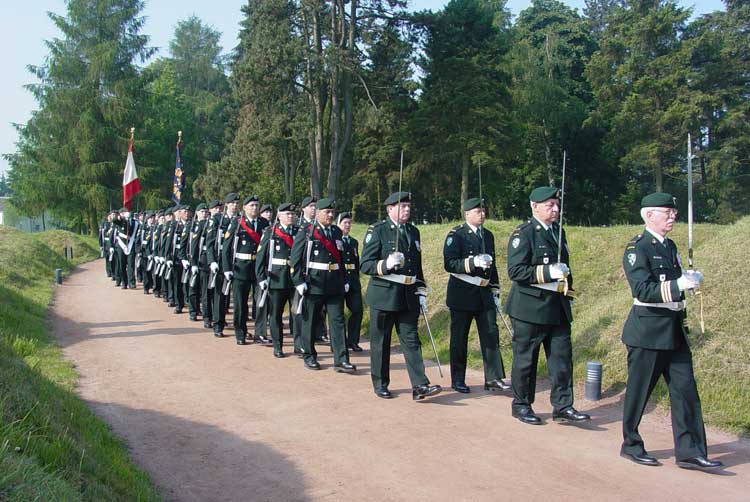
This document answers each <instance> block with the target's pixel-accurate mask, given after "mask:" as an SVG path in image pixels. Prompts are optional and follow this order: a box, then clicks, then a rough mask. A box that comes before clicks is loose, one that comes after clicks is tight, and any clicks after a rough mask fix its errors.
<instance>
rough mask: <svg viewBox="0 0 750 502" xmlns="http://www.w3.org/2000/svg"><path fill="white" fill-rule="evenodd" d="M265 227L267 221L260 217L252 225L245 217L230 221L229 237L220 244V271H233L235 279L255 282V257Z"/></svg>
mask: <svg viewBox="0 0 750 502" xmlns="http://www.w3.org/2000/svg"><path fill="white" fill-rule="evenodd" d="M253 226H255V228H253ZM267 226H268V220H266V219H265V218H261V217H258V218H257V219H256V220H255V222H254V224H253V223H252V222H251V221H250V220H248V219H247V218H245V216H240V217H239V218H236V219H234V220H232V223H231V224H230V225H229V228H228V230H227V233H229V237H228V238H227V239H225V240H224V243H223V244H222V249H221V259H222V260H223V263H222V269H223V270H231V271H233V272H234V275H235V277H236V278H237V279H240V280H243V281H255V257H256V254H257V253H258V248H260V241H261V238H262V236H263V231H264V230H265V229H266V227H267ZM235 241H236V246H237V248H236V249H235ZM256 241H257V242H256Z"/></svg>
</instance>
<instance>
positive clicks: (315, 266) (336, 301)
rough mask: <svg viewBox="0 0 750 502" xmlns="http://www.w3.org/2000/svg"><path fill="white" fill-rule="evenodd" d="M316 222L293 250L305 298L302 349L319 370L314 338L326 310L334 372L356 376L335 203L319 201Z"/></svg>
mask: <svg viewBox="0 0 750 502" xmlns="http://www.w3.org/2000/svg"><path fill="white" fill-rule="evenodd" d="M317 213H318V214H317V217H316V219H315V222H314V223H313V224H311V225H308V226H307V227H306V228H305V229H304V230H301V231H299V232H297V235H296V236H295V238H294V247H293V248H292V258H291V260H292V261H291V267H292V281H293V282H294V287H295V288H296V289H297V294H298V295H299V296H300V297H302V301H303V307H302V309H303V310H302V322H303V324H302V350H303V351H304V360H305V368H307V369H311V370H319V369H320V364H319V363H318V353H317V351H316V350H315V339H316V338H318V337H317V336H316V335H317V334H318V333H317V332H318V330H319V327H320V318H321V316H322V312H323V308H325V309H326V311H327V314H328V319H329V321H330V323H331V351H332V352H333V369H334V370H335V371H336V372H339V373H353V372H354V371H356V369H357V367H356V366H354V365H353V364H351V363H350V362H349V351H348V350H347V349H346V338H345V337H346V335H345V332H344V294H345V293H346V291H348V285H347V283H346V272H345V271H344V264H343V261H342V259H341V252H342V251H343V250H344V244H343V241H342V240H341V229H340V228H338V227H337V226H335V225H333V221H334V219H335V213H336V202H335V201H334V200H333V199H330V198H325V199H320V201H319V202H318V207H317Z"/></svg>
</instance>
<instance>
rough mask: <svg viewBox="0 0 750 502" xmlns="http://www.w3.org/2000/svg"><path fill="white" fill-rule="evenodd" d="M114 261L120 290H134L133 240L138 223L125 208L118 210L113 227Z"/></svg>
mask: <svg viewBox="0 0 750 502" xmlns="http://www.w3.org/2000/svg"><path fill="white" fill-rule="evenodd" d="M115 227H116V228H115V239H114V241H113V242H114V248H115V259H116V260H117V268H118V269H119V271H120V279H121V284H122V289H128V288H130V289H133V288H135V238H136V233H137V231H138V222H137V221H136V220H134V219H132V218H131V215H130V211H129V210H128V209H127V208H124V207H123V208H122V209H120V218H119V219H118V220H117V222H116V225H115Z"/></svg>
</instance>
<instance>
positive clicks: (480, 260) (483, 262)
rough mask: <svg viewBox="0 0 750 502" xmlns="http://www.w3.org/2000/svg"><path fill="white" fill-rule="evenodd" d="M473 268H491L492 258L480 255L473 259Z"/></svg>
mask: <svg viewBox="0 0 750 502" xmlns="http://www.w3.org/2000/svg"><path fill="white" fill-rule="evenodd" d="M474 266H475V267H478V268H490V267H491V266H492V256H490V255H488V254H480V255H477V256H475V257H474Z"/></svg>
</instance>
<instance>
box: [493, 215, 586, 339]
mask: <svg viewBox="0 0 750 502" xmlns="http://www.w3.org/2000/svg"><path fill="white" fill-rule="evenodd" d="M550 228H552V231H553V232H555V236H557V226H556V225H554V226H553V227H550ZM562 242H563V248H562V253H561V256H560V261H561V262H562V263H565V264H566V265H568V264H569V263H570V261H569V260H570V257H569V254H568V244H567V239H566V237H565V231H564V230H563V234H562ZM554 263H557V242H556V240H555V238H554V237H553V236H552V235H551V233H550V232H548V231H547V230H545V229H544V227H543V226H542V225H541V224H540V223H539V222H538V221H537V220H536V219H534V218H532V219H530V220H528V221H526V222H525V223H522V224H521V225H519V226H518V227H516V229H515V230H513V232H511V234H510V239H509V242H508V277H509V278H510V280H511V281H513V285H512V286H511V288H510V293H508V298H507V300H506V302H505V311H506V312H507V314H508V315H509V316H511V317H514V318H516V319H519V320H521V321H525V322H529V323H534V324H548V325H559V324H564V323H570V322H572V321H573V313H572V311H571V308H570V300H569V299H568V298H567V297H566V296H565V295H563V293H558V292H555V291H548V290H546V289H540V288H536V287H534V286H532V284H542V283H552V284H556V283H557V281H556V280H553V279H552V278H551V277H550V270H549V269H550V265H552V264H554ZM568 287H569V288H570V289H572V288H573V275H572V274H571V275H569V276H568Z"/></svg>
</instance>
